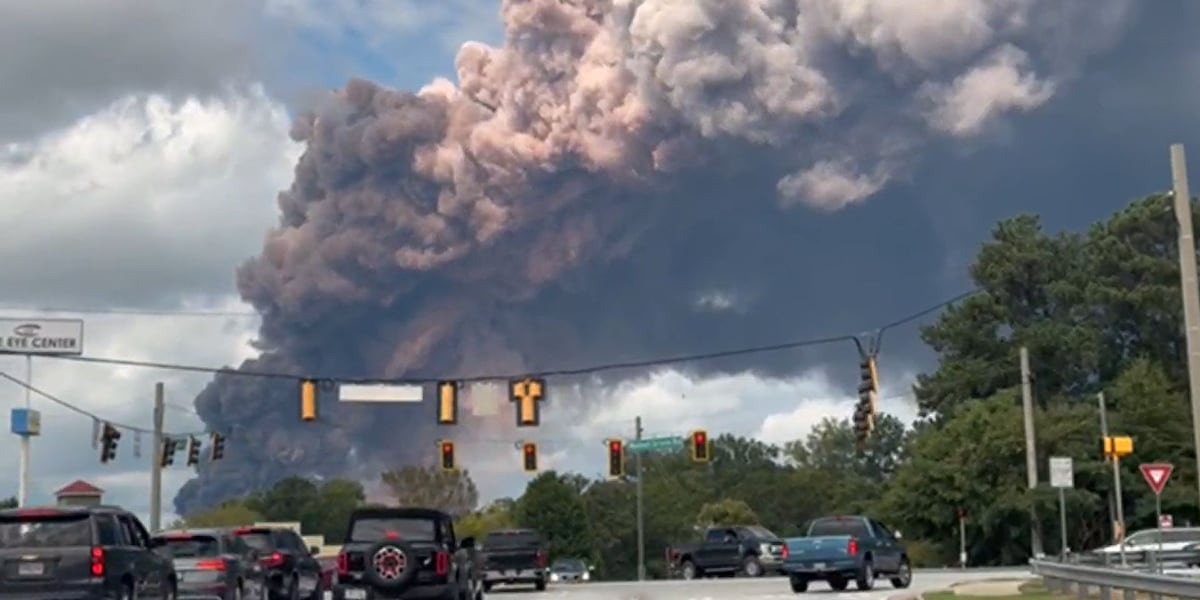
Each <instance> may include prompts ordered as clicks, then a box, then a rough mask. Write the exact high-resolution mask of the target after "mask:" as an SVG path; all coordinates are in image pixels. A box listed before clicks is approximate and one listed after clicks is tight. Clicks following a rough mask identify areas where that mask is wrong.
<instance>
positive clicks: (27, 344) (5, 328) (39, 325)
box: [0, 319, 83, 506]
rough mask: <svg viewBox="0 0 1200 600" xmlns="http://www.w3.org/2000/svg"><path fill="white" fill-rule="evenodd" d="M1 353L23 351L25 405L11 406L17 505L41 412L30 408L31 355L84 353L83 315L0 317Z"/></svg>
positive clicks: (23, 494)
mask: <svg viewBox="0 0 1200 600" xmlns="http://www.w3.org/2000/svg"><path fill="white" fill-rule="evenodd" d="M0 354H23V355H25V408H24V409H23V410H22V409H13V419H12V431H13V433H15V434H17V436H19V437H20V438H21V459H20V474H19V475H18V479H17V506H26V505H27V504H28V503H29V487H30V481H29V438H30V437H31V436H35V435H41V429H42V427H41V415H40V414H39V413H38V412H37V411H35V410H33V409H32V408H30V404H31V397H30V392H31V390H30V386H32V385H33V355H35V354H40V355H43V356H49V355H63V354H73V355H80V354H83V320H82V319H0Z"/></svg>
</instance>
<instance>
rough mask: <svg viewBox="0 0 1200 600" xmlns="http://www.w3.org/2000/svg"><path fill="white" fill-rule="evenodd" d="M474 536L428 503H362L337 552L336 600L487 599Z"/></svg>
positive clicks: (352, 516) (352, 514) (334, 593)
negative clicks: (458, 532) (462, 533)
mask: <svg viewBox="0 0 1200 600" xmlns="http://www.w3.org/2000/svg"><path fill="white" fill-rule="evenodd" d="M477 560H478V559H477V556H476V551H475V540H474V539H472V538H469V537H465V538H463V539H462V540H456V539H455V534H454V519H453V518H452V517H451V516H450V515H449V514H447V513H445V512H442V511H440V510H433V509H426V508H360V509H358V510H356V511H354V512H353V513H351V515H350V525H349V528H348V530H347V532H346V543H345V545H343V546H342V551H341V552H340V553H338V557H337V571H338V573H337V583H336V584H335V585H334V586H333V598H334V600H383V599H385V598H386V599H389V600H390V599H396V600H400V599H403V600H416V599H420V600H482V599H483V584H482V581H481V580H480V579H479V570H478V569H477V568H476V565H477Z"/></svg>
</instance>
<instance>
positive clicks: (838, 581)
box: [828, 577, 850, 592]
mask: <svg viewBox="0 0 1200 600" xmlns="http://www.w3.org/2000/svg"><path fill="white" fill-rule="evenodd" d="M828 583H829V588H830V589H832V590H833V591H835V592H843V591H845V590H846V587H847V586H849V585H850V582H849V581H846V578H845V577H830V578H829V581H828Z"/></svg>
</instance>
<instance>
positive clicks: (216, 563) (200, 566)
mask: <svg viewBox="0 0 1200 600" xmlns="http://www.w3.org/2000/svg"><path fill="white" fill-rule="evenodd" d="M196 570H198V571H224V570H225V561H223V560H221V559H219V558H218V559H208V560H202V561H199V562H197V563H196Z"/></svg>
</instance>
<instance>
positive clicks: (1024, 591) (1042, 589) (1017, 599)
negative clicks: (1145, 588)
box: [922, 578, 1150, 600]
mask: <svg viewBox="0 0 1200 600" xmlns="http://www.w3.org/2000/svg"><path fill="white" fill-rule="evenodd" d="M1017 589H1018V590H1019V592H1020V593H1017V594H1009V595H1001V596H986V595H977V594H959V593H957V592H955V591H954V590H938V591H934V592H925V593H924V594H922V598H923V599H924V600H1075V599H1076V598H1078V597H1079V596H1078V595H1077V594H1075V593H1074V592H1072V593H1070V594H1056V593H1054V592H1051V591H1050V590H1047V589H1046V584H1045V582H1044V581H1042V580H1041V579H1040V578H1039V579H1033V580H1030V581H1027V582H1025V583H1022V584H1021V585H1020V586H1019V587H1018V588H1017ZM1089 592H1091V593H1089V594H1088V598H1089V599H1097V600H1098V599H1099V598H1100V593H1099V590H1097V589H1096V588H1094V587H1093V588H1091V589H1090V590H1089ZM1121 597H1122V596H1121V592H1120V591H1119V590H1113V598H1114V599H1115V598H1121ZM1149 599H1150V595H1149V594H1138V595H1137V600H1149Z"/></svg>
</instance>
